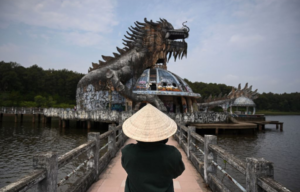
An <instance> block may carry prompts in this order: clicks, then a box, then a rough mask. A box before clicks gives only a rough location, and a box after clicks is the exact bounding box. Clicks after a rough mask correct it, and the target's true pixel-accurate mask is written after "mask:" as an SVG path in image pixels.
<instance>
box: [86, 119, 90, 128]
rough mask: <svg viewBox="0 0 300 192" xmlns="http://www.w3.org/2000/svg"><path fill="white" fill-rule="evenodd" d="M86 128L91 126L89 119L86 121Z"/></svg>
mask: <svg viewBox="0 0 300 192" xmlns="http://www.w3.org/2000/svg"><path fill="white" fill-rule="evenodd" d="M87 128H88V129H90V128H91V121H90V120H88V121H87Z"/></svg>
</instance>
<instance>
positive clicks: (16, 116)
mask: <svg viewBox="0 0 300 192" xmlns="http://www.w3.org/2000/svg"><path fill="white" fill-rule="evenodd" d="M16 122H18V114H15V123H16Z"/></svg>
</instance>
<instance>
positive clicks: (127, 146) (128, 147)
mask: <svg viewBox="0 0 300 192" xmlns="http://www.w3.org/2000/svg"><path fill="white" fill-rule="evenodd" d="M135 146H136V144H133V143H130V144H128V145H125V146H124V147H123V149H122V150H121V151H122V153H126V152H127V151H130V150H133V149H134V148H135Z"/></svg>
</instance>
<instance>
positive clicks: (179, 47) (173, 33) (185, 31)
mask: <svg viewBox="0 0 300 192" xmlns="http://www.w3.org/2000/svg"><path fill="white" fill-rule="evenodd" d="M184 23H186V22H184ZM184 23H182V25H183V27H182V28H181V29H171V30H168V31H167V33H166V36H165V38H166V41H167V45H168V49H167V52H166V55H165V59H166V60H167V61H169V60H170V58H171V56H172V55H173V57H174V59H175V61H176V59H177V57H178V58H180V59H182V57H183V56H187V43H186V42H185V39H186V38H188V37H189V31H190V29H189V28H188V27H187V26H186V25H184ZM159 60H160V59H159Z"/></svg>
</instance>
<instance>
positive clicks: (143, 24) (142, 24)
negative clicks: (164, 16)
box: [136, 21, 146, 27]
mask: <svg viewBox="0 0 300 192" xmlns="http://www.w3.org/2000/svg"><path fill="white" fill-rule="evenodd" d="M136 23H137V24H138V25H141V26H143V27H144V26H145V25H146V24H145V23H140V22H138V21H136Z"/></svg>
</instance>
